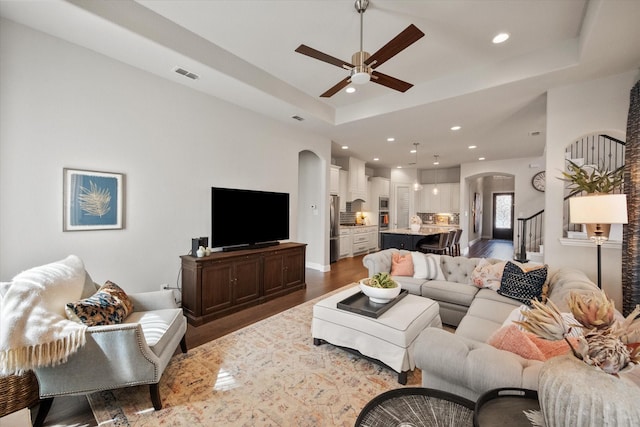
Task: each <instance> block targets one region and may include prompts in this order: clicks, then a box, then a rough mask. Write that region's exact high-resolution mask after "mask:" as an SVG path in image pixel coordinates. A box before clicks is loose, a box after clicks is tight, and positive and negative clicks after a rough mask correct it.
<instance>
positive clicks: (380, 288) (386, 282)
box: [360, 273, 402, 304]
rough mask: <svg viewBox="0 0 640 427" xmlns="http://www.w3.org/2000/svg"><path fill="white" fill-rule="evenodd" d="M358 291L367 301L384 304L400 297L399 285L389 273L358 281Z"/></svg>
mask: <svg viewBox="0 0 640 427" xmlns="http://www.w3.org/2000/svg"><path fill="white" fill-rule="evenodd" d="M360 290H361V291H362V293H363V294H365V295H366V296H368V297H369V301H371V302H374V303H377V304H386V303H388V302H389V301H391V300H393V299H395V298H396V297H397V296H398V295H400V291H401V290H402V289H401V287H400V284H399V283H398V282H396V281H395V280H393V279H392V278H391V276H390V275H389V273H378V274H376V275H374V276H373V277H370V278H367V279H362V280H360Z"/></svg>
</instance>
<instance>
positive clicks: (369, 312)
mask: <svg viewBox="0 0 640 427" xmlns="http://www.w3.org/2000/svg"><path fill="white" fill-rule="evenodd" d="M408 294H409V291H408V290H406V289H402V290H401V291H400V294H399V295H398V296H397V297H395V298H394V299H392V300H391V301H389V302H388V303H386V304H379V303H375V302H371V301H370V300H369V297H368V296H366V295H365V294H363V293H362V291H360V292H358V293H355V294H353V295H351V296H350V297H348V298H345V299H343V300H342V301H340V302H339V303H338V308H339V309H341V310H346V311H351V312H352V313H357V314H361V315H363V316H367V317H373V318H375V319H377V318H378V317H380V315H382V313H384V312H385V311H387V310H389V309H390V308H391V307H393V306H394V305H396V303H397V302H398V301H400V300H401V299H402V298H404V297H406V296H407V295H408Z"/></svg>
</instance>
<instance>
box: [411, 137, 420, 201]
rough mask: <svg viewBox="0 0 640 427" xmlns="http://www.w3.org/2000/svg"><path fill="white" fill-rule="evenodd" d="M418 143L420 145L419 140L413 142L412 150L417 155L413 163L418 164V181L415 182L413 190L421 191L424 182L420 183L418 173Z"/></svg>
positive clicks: (417, 173)
mask: <svg viewBox="0 0 640 427" xmlns="http://www.w3.org/2000/svg"><path fill="white" fill-rule="evenodd" d="M418 145H420V143H419V142H414V143H413V147H414V148H413V150H411V152H412V153H413V154H415V155H416V161H415V162H414V163H413V164H414V165H416V181H415V182H414V183H413V191H420V190H422V184H420V182H419V181H418V175H419V172H420V171H419V170H418Z"/></svg>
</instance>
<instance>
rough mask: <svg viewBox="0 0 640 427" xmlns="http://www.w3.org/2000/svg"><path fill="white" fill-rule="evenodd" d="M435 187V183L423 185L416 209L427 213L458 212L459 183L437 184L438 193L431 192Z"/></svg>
mask: <svg viewBox="0 0 640 427" xmlns="http://www.w3.org/2000/svg"><path fill="white" fill-rule="evenodd" d="M435 187H436V185H435V184H424V185H423V188H422V190H421V191H420V197H419V201H418V203H417V209H416V210H417V211H418V212H428V213H452V212H460V183H458V182H453V183H448V182H445V183H442V184H438V185H437V187H438V194H433V189H434V188H435Z"/></svg>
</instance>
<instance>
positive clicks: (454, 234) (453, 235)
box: [445, 230, 456, 256]
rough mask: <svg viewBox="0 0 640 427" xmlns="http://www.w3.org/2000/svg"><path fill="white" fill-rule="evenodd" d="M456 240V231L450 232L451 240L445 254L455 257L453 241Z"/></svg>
mask: <svg viewBox="0 0 640 427" xmlns="http://www.w3.org/2000/svg"><path fill="white" fill-rule="evenodd" d="M455 238H456V230H451V231H449V239H448V240H447V250H446V252H445V253H448V254H449V255H451V256H453V252H454V248H453V240H454V239H455Z"/></svg>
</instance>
